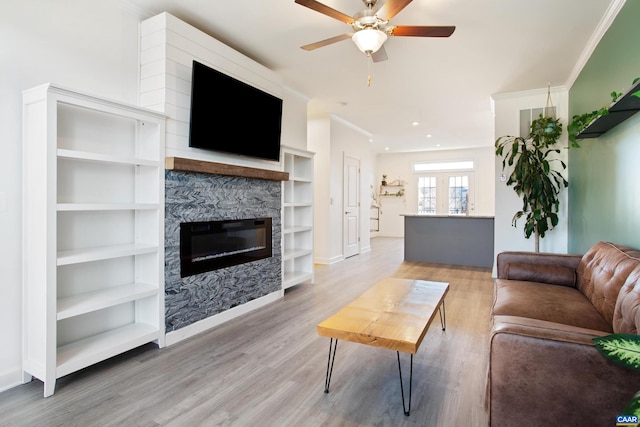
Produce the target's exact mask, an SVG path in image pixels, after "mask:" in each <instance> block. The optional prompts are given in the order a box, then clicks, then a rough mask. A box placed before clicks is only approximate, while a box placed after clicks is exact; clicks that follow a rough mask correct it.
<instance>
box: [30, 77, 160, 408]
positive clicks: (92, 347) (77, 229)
mask: <svg viewBox="0 0 640 427" xmlns="http://www.w3.org/2000/svg"><path fill="white" fill-rule="evenodd" d="M23 116H24V119H23V122H24V129H23V133H24V135H23V144H24V147H23V150H24V152H23V156H24V161H23V174H24V177H23V178H24V187H23V191H24V194H23V198H24V223H23V227H24V230H23V236H24V238H23V239H24V240H23V260H24V261H23V296H24V298H23V301H24V308H23V314H24V329H23V370H24V377H25V378H24V379H25V381H27V380H29V379H30V378H31V376H35V377H37V378H39V379H40V380H42V381H43V382H44V395H45V397H46V396H50V395H52V394H53V392H54V389H55V383H56V379H57V378H60V377H62V376H64V375H67V374H69V373H72V372H74V371H77V370H79V369H82V368H85V367H87V366H89V365H92V364H94V363H97V362H99V361H102V360H104V359H107V358H109V357H112V356H115V355H117V354H119V353H122V352H124V351H127V350H130V349H132V348H135V347H137V346H140V345H142V344H145V343H148V342H152V341H154V342H156V343H157V344H158V346H160V347H162V346H164V232H163V219H164V210H163V205H164V203H163V202H164V168H163V161H164V135H165V117H164V116H163V115H161V114H158V113H156V112H153V111H150V110H145V109H142V108H140V107H137V106H132V105H127V104H122V103H118V102H114V101H110V100H105V99H102V98H98V97H95V96H91V95H87V94H82V93H78V92H75V91H72V90H68V89H64V88H61V87H57V86H54V85H51V84H46V85H43V86H39V87H36V88H33V89H30V90H27V91H25V92H24V94H23Z"/></svg>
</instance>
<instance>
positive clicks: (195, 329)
mask: <svg viewBox="0 0 640 427" xmlns="http://www.w3.org/2000/svg"><path fill="white" fill-rule="evenodd" d="M283 296H284V291H283V290H279V291H276V292H272V293H270V294H268V295H265V296H263V297H260V298H256V299H254V300H251V301H249V302H247V303H245V304H242V305H238V306H235V307H233V308H230V309H229V310H226V311H223V312H222V313H218V314H216V315H213V316H211V317H207V318H206V319H202V320H200V321H198V322H196V323H193V324H191V325H189V326H185V327H184V328H180V329H178V330H177V331H172V332H168V333H167V334H166V336H165V345H167V346H169V345H172V344H175V343H177V342H180V341H182V340H185V339H187V338H191V337H192V336H194V335H197V334H199V333H201V332H204V331H206V330H208V329H211V328H213V327H215V326H218V325H221V324H223V323H225V322H228V321H229V320H231V319H235V318H236V317H238V316H242V315H243V314H247V313H249V312H250V311H253V310H255V309H257V308H260V307H263V306H265V305H267V304H269V303H272V302H274V301H276V300H278V299H280V298H282V297H283Z"/></svg>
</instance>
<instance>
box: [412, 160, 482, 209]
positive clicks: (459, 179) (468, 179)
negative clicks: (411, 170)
mask: <svg viewBox="0 0 640 427" xmlns="http://www.w3.org/2000/svg"><path fill="white" fill-rule="evenodd" d="M473 187H474V173H473V172H470V171H465V172H438V173H430V174H421V175H419V176H418V213H420V214H427V215H472V214H473V213H474V212H475V198H474V188H473Z"/></svg>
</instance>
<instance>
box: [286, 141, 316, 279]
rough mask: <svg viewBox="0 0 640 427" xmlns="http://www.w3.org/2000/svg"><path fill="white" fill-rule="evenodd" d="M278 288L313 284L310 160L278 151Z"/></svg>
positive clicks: (296, 152)
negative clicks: (281, 169)
mask: <svg viewBox="0 0 640 427" xmlns="http://www.w3.org/2000/svg"><path fill="white" fill-rule="evenodd" d="M281 156H282V163H283V167H284V171H285V172H288V173H289V180H288V181H283V182H282V199H283V200H282V265H283V267H282V276H283V279H282V288H283V289H286V288H289V287H291V286H294V285H297V284H299V283H302V282H306V281H311V282H313V156H314V153H311V152H309V151H304V150H299V149H295V148H290V147H284V146H283V147H282V150H281Z"/></svg>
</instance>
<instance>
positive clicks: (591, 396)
mask: <svg viewBox="0 0 640 427" xmlns="http://www.w3.org/2000/svg"><path fill="white" fill-rule="evenodd" d="M607 334H608V333H607V332H601V331H594V330H590V329H583V328H578V327H572V326H565V325H561V324H557V323H553V322H545V321H540V320H534V319H525V318H520V317H513V316H495V317H494V319H493V328H492V331H491V338H490V351H489V371H488V377H487V396H486V405H487V409H488V410H489V418H490V425H492V426H507V425H525V424H526V425H613V424H614V422H615V416H616V415H620V414H622V410H623V409H624V407H625V406H626V404H627V402H628V401H629V400H630V399H631V398H632V397H633V395H634V393H635V392H636V391H638V390H639V389H640V372H635V371H631V370H629V369H626V368H624V367H622V366H619V365H616V364H614V363H613V362H611V361H609V360H608V359H607V358H605V357H604V356H603V355H601V354H600V353H599V352H598V350H597V349H596V348H595V346H594V345H593V343H592V341H591V339H592V338H593V337H595V336H602V335H607Z"/></svg>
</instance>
